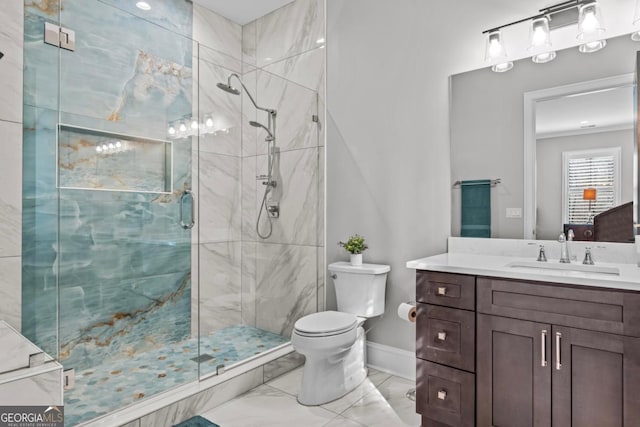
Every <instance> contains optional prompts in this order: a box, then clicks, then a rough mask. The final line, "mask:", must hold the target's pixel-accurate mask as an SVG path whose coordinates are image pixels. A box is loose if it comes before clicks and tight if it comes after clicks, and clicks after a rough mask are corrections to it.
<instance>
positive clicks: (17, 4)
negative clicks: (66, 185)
mask: <svg viewBox="0 0 640 427" xmlns="http://www.w3.org/2000/svg"><path fill="white" fill-rule="evenodd" d="M22 46H23V7H22V1H21V0H6V1H4V2H3V4H2V8H0V52H2V53H4V57H3V58H2V59H0V135H2V140H1V141H0V181H1V182H3V183H4V188H3V190H2V192H0V319H2V320H6V321H7V322H8V323H9V324H10V325H11V326H13V327H14V328H16V329H17V330H21V323H22V320H21V317H22V310H21V304H22V302H21V301H22V296H21V293H20V281H21V276H22V275H21V267H22V235H21V232H22V64H23V59H22Z"/></svg>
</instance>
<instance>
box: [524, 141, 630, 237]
mask: <svg viewBox="0 0 640 427" xmlns="http://www.w3.org/2000/svg"><path fill="white" fill-rule="evenodd" d="M633 146H634V142H633V129H625V130H618V131H611V132H598V133H591V134H584V135H571V136H562V137H557V138H545V139H539V140H538V141H537V142H536V163H537V171H536V181H537V184H536V188H537V195H536V197H537V200H536V203H537V207H538V215H537V223H538V224H537V229H536V236H537V238H538V239H545V240H555V239H557V238H558V234H559V233H560V232H561V231H562V185H560V184H562V152H563V151H577V150H589V149H595V148H614V147H621V148H622V154H621V158H620V164H621V171H620V176H621V180H622V183H621V184H622V188H621V193H620V197H621V198H620V203H626V202H630V201H632V200H633Z"/></svg>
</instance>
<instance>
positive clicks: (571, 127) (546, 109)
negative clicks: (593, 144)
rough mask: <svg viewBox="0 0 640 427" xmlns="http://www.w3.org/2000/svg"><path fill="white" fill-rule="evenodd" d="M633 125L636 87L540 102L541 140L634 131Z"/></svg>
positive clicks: (537, 125) (538, 104)
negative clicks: (612, 131)
mask: <svg viewBox="0 0 640 427" xmlns="http://www.w3.org/2000/svg"><path fill="white" fill-rule="evenodd" d="M585 122H586V123H585ZM633 122H634V113H633V86H625V87H619V88H615V89H611V90H607V91H599V92H592V93H588V94H584V95H580V96H565V97H561V98H555V99H551V100H547V101H543V102H538V103H536V136H537V138H538V139H541V138H551V137H556V136H566V135H578V134H583V133H594V132H604V131H607V130H617V129H632V128H633Z"/></svg>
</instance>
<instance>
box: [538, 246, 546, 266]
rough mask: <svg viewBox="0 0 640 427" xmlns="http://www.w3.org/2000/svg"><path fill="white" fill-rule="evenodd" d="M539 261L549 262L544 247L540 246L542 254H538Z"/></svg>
mask: <svg viewBox="0 0 640 427" xmlns="http://www.w3.org/2000/svg"><path fill="white" fill-rule="evenodd" d="M537 261H540V262H547V254H546V253H545V252H544V245H540V252H539V253H538V259H537Z"/></svg>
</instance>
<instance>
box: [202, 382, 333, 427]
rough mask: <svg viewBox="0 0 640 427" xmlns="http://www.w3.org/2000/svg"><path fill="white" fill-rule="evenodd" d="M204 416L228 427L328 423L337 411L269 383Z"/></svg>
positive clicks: (319, 424) (312, 426) (266, 426)
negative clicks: (305, 401)
mask: <svg viewBox="0 0 640 427" xmlns="http://www.w3.org/2000/svg"><path fill="white" fill-rule="evenodd" d="M203 417H205V418H207V419H208V420H210V421H212V422H214V423H216V424H219V425H221V426H224V427H253V426H255V427H268V426H274V427H282V426H305V427H314V426H318V427H320V426H324V425H326V424H327V423H329V422H331V421H332V420H333V419H334V418H335V417H336V414H335V413H333V412H331V411H328V410H326V409H323V408H319V407H317V406H315V407H312V406H303V405H300V404H298V402H297V401H296V399H295V397H293V396H291V395H289V394H287V393H284V392H283V391H280V390H278V389H276V388H273V387H270V386H268V385H262V386H260V387H257V388H255V389H253V390H252V391H250V392H249V393H247V394H245V395H243V396H240V397H239V398H237V399H234V400H232V401H230V402H227V403H225V404H224V405H222V406H219V407H217V408H215V409H214V410H212V411H208V412H205V413H204V414H203Z"/></svg>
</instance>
